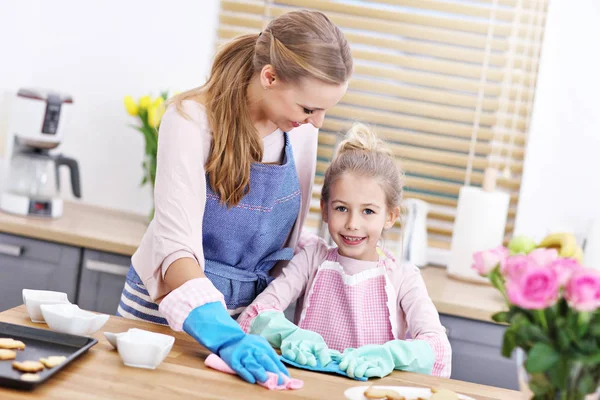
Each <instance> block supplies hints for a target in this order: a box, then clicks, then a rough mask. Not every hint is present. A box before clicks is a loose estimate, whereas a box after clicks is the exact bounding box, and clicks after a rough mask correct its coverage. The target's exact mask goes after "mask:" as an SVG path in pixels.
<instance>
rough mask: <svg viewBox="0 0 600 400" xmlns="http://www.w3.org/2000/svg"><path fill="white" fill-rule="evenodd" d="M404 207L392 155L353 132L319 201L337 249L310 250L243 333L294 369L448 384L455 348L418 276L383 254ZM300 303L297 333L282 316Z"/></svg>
mask: <svg viewBox="0 0 600 400" xmlns="http://www.w3.org/2000/svg"><path fill="white" fill-rule="evenodd" d="M401 198H402V183H401V174H400V171H399V170H398V168H397V167H396V165H395V163H394V160H393V158H392V157H391V155H390V153H389V151H388V150H387V149H386V148H384V146H383V143H382V142H381V141H380V140H379V139H377V137H376V136H375V135H374V134H373V133H372V132H371V131H369V130H368V129H367V128H366V127H365V126H363V125H355V126H354V127H353V128H352V129H351V130H350V132H349V133H348V137H347V139H346V140H345V141H344V142H342V143H341V144H340V147H339V149H338V152H337V155H336V156H335V158H334V160H333V161H332V163H331V165H330V166H329V168H328V170H327V172H326V173H325V180H324V183H323V189H322V194H321V212H322V216H323V221H324V222H326V223H327V224H328V228H329V233H330V234H331V238H332V239H333V241H334V242H335V244H336V245H337V247H334V248H331V247H328V246H327V245H326V244H325V242H324V241H322V240H319V241H318V242H317V243H314V244H307V245H305V246H304V247H303V248H302V250H301V251H300V252H298V253H297V254H296V255H295V256H294V258H293V259H292V260H291V262H290V263H289V264H288V265H287V266H286V267H285V268H284V269H283V270H282V273H281V274H280V276H279V277H278V278H277V279H275V280H274V281H273V282H272V283H271V284H270V285H269V286H268V287H267V289H266V290H265V291H264V292H262V294H260V295H259V296H258V297H257V298H256V299H255V301H254V302H253V303H252V304H251V305H250V306H249V307H248V308H247V309H246V310H245V311H244V313H242V315H241V316H240V318H239V319H238V322H239V323H240V325H241V326H242V329H244V330H245V331H247V332H250V333H256V334H259V335H261V336H263V337H264V338H266V339H267V340H268V341H269V342H270V343H271V345H272V346H274V347H278V348H281V351H282V354H283V356H284V357H285V358H287V359H289V360H291V361H294V362H296V363H297V364H300V365H308V366H311V367H317V368H316V369H319V367H320V366H321V367H322V366H325V365H327V364H328V363H329V362H330V361H331V360H332V359H334V360H336V361H337V362H339V368H340V369H341V370H342V371H346V373H347V375H348V376H350V377H353V378H363V377H367V378H368V377H373V376H380V377H383V376H385V375H387V374H389V373H390V372H392V370H393V369H401V370H407V371H413V372H422V373H431V374H433V375H438V376H443V377H449V376H450V368H451V365H450V360H451V349H450V343H449V342H448V338H447V337H446V334H445V330H444V328H443V327H442V325H441V323H440V319H439V315H438V313H437V310H436V309H435V306H434V305H433V303H432V301H431V299H430V298H429V295H428V294H427V289H426V288H425V284H424V282H423V279H422V278H421V275H420V272H419V269H418V268H417V267H415V266H413V265H410V264H402V263H396V259H395V257H394V256H393V255H392V254H390V253H389V252H388V251H386V250H383V249H382V248H380V247H378V243H379V242H380V239H381V236H382V233H383V231H384V230H385V229H389V228H391V227H392V226H393V225H394V222H395V221H396V219H397V218H398V216H399V213H400V202H401ZM297 299H299V301H298V303H297V304H298V308H297V309H296V317H295V322H296V323H297V326H296V325H294V324H292V323H291V322H290V321H288V320H286V318H285V316H284V314H283V310H285V309H286V308H287V307H288V305H289V304H290V303H292V302H294V301H296V300H297ZM407 336H409V337H412V338H413V339H411V340H405V339H406V338H407ZM342 351H343V354H341V355H340V353H339V352H342Z"/></svg>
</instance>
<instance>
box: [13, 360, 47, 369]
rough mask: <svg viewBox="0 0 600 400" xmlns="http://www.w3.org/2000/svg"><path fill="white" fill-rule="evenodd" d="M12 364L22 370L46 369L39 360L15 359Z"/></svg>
mask: <svg viewBox="0 0 600 400" xmlns="http://www.w3.org/2000/svg"><path fill="white" fill-rule="evenodd" d="M12 366H13V368H14V369H18V370H19V371H21V372H39V371H41V370H43V369H44V364H42V363H41V362H39V361H14V362H13V364H12Z"/></svg>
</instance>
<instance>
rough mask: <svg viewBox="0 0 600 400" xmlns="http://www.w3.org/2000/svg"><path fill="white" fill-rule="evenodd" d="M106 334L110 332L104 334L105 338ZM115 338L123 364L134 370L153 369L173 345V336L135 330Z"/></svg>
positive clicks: (118, 334)
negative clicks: (134, 368)
mask: <svg viewBox="0 0 600 400" xmlns="http://www.w3.org/2000/svg"><path fill="white" fill-rule="evenodd" d="M106 333H110V332H105V336H106ZM115 336H116V348H117V351H118V352H119V356H121V360H123V364H125V365H127V366H129V367H136V368H146V369H155V368H156V367H158V366H159V365H160V363H162V362H163V360H164V359H165V358H166V357H167V355H168V354H169V351H171V348H172V347H173V343H175V338H174V337H173V336H170V335H163V334H162V333H155V332H150V331H145V330H143V329H136V328H132V329H130V330H128V331H127V332H123V333H117V334H115ZM109 337H110V335H109V336H107V339H108V340H109V342H111V339H109Z"/></svg>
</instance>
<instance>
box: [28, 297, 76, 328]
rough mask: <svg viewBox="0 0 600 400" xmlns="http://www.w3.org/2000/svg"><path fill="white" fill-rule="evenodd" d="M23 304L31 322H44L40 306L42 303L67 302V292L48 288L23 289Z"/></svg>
mask: <svg viewBox="0 0 600 400" xmlns="http://www.w3.org/2000/svg"><path fill="white" fill-rule="evenodd" d="M23 304H25V307H27V314H29V318H31V321H32V322H46V321H44V316H43V315H42V310H41V309H40V306H41V305H42V304H69V299H68V298H67V294H66V293H63V292H53V291H50V290H32V289H23Z"/></svg>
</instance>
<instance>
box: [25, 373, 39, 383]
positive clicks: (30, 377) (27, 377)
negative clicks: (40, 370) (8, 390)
mask: <svg viewBox="0 0 600 400" xmlns="http://www.w3.org/2000/svg"><path fill="white" fill-rule="evenodd" d="M21 380H22V381H27V382H37V381H39V380H40V376H39V375H38V374H23V375H21Z"/></svg>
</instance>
